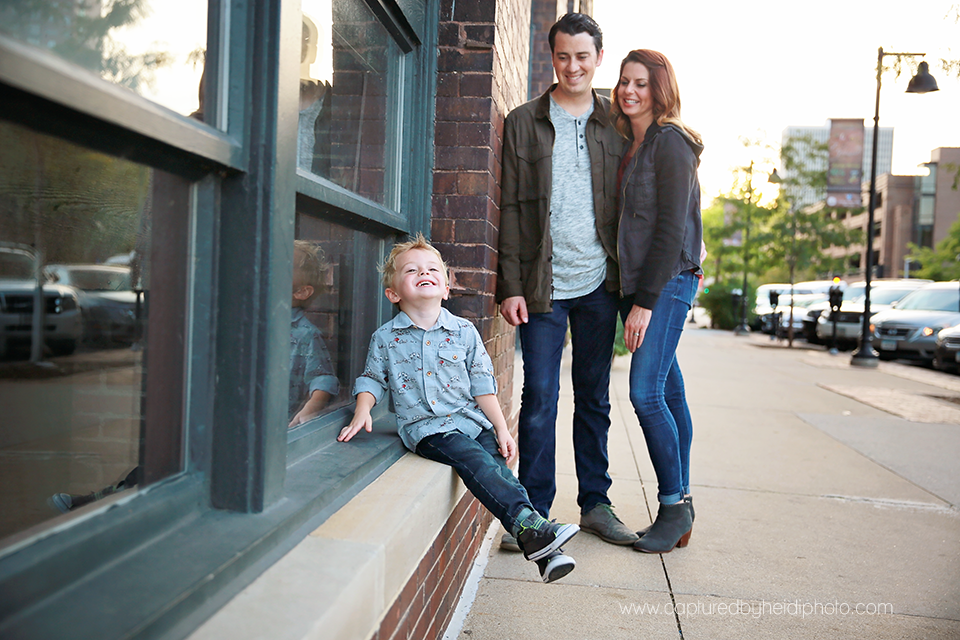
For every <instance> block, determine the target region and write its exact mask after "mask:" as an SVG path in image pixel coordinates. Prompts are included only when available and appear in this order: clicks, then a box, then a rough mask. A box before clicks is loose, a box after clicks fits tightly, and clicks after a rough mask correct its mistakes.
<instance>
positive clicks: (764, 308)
mask: <svg viewBox="0 0 960 640" xmlns="http://www.w3.org/2000/svg"><path fill="white" fill-rule="evenodd" d="M788 289H790V285H789V284H784V283H774V282H770V283H767V284H761V285H760V286H759V287H757V296H756V299H755V301H754V304H753V318H754V319H753V323H752V324H751V326H750V328H751V329H753V330H754V331H760V330H762V329H763V327H764V325H765V324H768V323H769V322H770V314H771V313H773V306H772V305H771V304H770V292H772V291H776V292H777V293H782V292H783V291H784V290H788Z"/></svg>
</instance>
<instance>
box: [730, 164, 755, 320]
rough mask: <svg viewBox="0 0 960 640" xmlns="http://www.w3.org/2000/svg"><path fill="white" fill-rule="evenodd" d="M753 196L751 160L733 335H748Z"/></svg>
mask: <svg viewBox="0 0 960 640" xmlns="http://www.w3.org/2000/svg"><path fill="white" fill-rule="evenodd" d="M752 196H753V160H751V161H750V167H749V168H747V208H746V211H747V220H746V222H747V223H746V225H744V227H743V234H742V237H743V289H741V291H740V325H739V326H738V327H737V328H736V329H734V330H733V333H734V335H738V336H744V335H747V334H748V333H750V325H749V324H747V271H748V268H749V266H750V253H749V247H748V246H747V245H748V244H749V240H750V201H751V200H752Z"/></svg>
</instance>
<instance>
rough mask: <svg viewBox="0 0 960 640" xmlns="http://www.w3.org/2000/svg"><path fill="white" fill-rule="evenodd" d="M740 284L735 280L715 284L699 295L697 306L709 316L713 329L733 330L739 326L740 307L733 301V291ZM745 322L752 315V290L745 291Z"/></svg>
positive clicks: (753, 295) (753, 296) (753, 292)
mask: <svg viewBox="0 0 960 640" xmlns="http://www.w3.org/2000/svg"><path fill="white" fill-rule="evenodd" d="M742 285H743V283H742V282H737V281H735V280H731V281H727V282H715V283H713V284H711V285H710V286H709V287H707V289H706V290H704V291H702V292H701V293H700V296H699V297H698V298H697V304H698V305H700V306H701V307H702V308H703V309H705V310H706V312H707V313H708V314H709V315H710V326H711V327H713V328H715V329H727V330H730V329H735V328H736V327H737V325H738V324H740V311H741V309H740V305H739V304H737V303H736V302H735V301H734V297H733V290H734V289H739V288H740V287H741V286H742ZM747 296H748V297H747V313H748V317H747V322H750V320H751V318H750V316H752V314H753V300H754V298H755V297H756V292H755V290H754V289H749V288H748V290H747Z"/></svg>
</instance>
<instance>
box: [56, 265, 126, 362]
mask: <svg viewBox="0 0 960 640" xmlns="http://www.w3.org/2000/svg"><path fill="white" fill-rule="evenodd" d="M43 273H44V276H45V277H46V279H47V281H48V282H55V283H57V284H62V285H68V286H70V287H73V288H74V289H76V290H77V293H78V295H79V298H80V309H81V310H82V311H83V329H84V330H83V337H84V340H87V341H89V342H96V343H104V342H124V343H127V344H129V343H132V342H134V341H136V339H137V294H136V293H135V292H134V291H132V290H131V286H130V267H121V266H110V265H100V264H51V265H47V266H46V267H44V269H43Z"/></svg>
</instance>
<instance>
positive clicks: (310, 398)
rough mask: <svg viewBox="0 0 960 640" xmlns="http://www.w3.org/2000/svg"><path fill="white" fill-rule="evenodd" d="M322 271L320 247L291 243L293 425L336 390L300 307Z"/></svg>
mask: <svg viewBox="0 0 960 640" xmlns="http://www.w3.org/2000/svg"><path fill="white" fill-rule="evenodd" d="M324 271H326V268H325V266H324V262H323V254H322V253H321V252H320V247H318V246H317V245H315V244H313V243H312V242H307V241H305V240H295V241H294V243H293V309H292V311H293V313H292V317H291V320H290V404H289V410H288V413H287V419H288V420H289V421H290V424H289V425H287V426H288V428H291V429H292V428H293V427H295V426H297V425H298V424H300V423H302V422H306V421H308V420H310V419H311V418H314V417H316V416H317V415H319V414H320V412H321V411H322V410H323V408H324V407H326V406H327V403H329V402H330V399H331V398H335V397H336V395H337V393H338V392H339V391H340V384H339V382H338V381H337V377H336V376H335V375H334V373H333V364H332V363H331V362H330V354H329V353H328V352H327V347H326V346H325V345H324V344H323V336H322V335H321V334H320V330H319V329H317V328H316V327H315V326H314V324H313V323H312V322H310V321H309V320H307V317H306V316H305V315H304V314H303V309H304V307H306V306H307V305H309V304H310V301H311V300H313V298H314V297H315V296H316V295H317V294H319V293H320V291H321V289H322V288H323V273H324Z"/></svg>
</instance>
